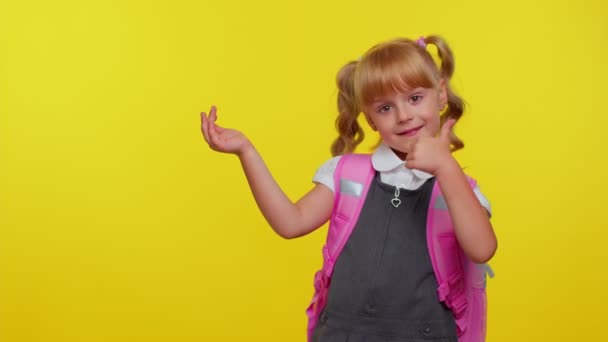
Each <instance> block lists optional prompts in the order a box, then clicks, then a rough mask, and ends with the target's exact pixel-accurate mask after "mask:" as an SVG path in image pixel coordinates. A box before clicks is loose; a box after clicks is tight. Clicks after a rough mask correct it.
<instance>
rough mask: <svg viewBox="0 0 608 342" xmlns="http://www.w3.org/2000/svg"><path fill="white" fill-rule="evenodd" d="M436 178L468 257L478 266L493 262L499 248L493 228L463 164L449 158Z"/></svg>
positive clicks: (459, 240)
mask: <svg viewBox="0 0 608 342" xmlns="http://www.w3.org/2000/svg"><path fill="white" fill-rule="evenodd" d="M436 177H437V181H438V182H439V187H440V188H441V193H442V194H443V197H444V198H445V201H446V203H447V205H448V210H449V212H450V217H451V219H452V223H453V224H454V231H455V233H456V238H457V239H458V243H459V244H460V246H461V247H462V249H463V250H464V252H465V254H466V255H467V256H468V257H469V258H470V259H471V260H472V261H474V262H476V263H484V262H486V261H488V260H490V259H491V258H492V256H493V255H494V253H495V252H496V248H497V241H496V236H495V234H494V229H493V228H492V224H491V223H490V220H489V218H488V213H487V212H486V209H485V208H484V207H483V206H482V205H481V204H480V203H479V200H478V199H477V197H476V196H475V194H474V193H473V190H472V189H471V186H470V185H469V182H468V181H467V179H466V176H465V175H464V173H463V172H462V170H461V168H460V165H458V162H457V161H456V160H455V159H454V158H450V159H448V160H447V161H446V162H445V163H444V164H443V166H442V167H441V168H440V169H439V170H438V172H437V174H436Z"/></svg>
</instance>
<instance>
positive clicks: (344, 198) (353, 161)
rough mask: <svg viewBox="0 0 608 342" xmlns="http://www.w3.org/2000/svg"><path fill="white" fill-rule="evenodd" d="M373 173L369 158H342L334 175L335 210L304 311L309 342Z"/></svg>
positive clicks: (355, 156)
mask: <svg viewBox="0 0 608 342" xmlns="http://www.w3.org/2000/svg"><path fill="white" fill-rule="evenodd" d="M374 173H375V172H374V169H373V167H372V163H371V156H370V155H368V154H346V155H343V156H342V157H341V158H340V160H339V161H338V165H337V166H336V170H335V171H334V189H335V191H334V209H333V212H332V216H331V218H330V221H329V230H328V232H327V240H326V242H325V245H324V246H323V249H322V252H323V268H322V269H321V270H320V271H318V272H317V273H316V274H315V278H314V287H315V294H314V296H313V299H312V301H311V303H310V305H309V306H308V309H306V314H307V316H308V340H309V341H310V339H311V338H312V333H313V331H314V328H315V326H316V324H317V321H318V317H319V313H320V312H321V311H322V310H323V308H324V307H325V304H326V302H327V293H328V289H329V283H330V281H331V275H332V273H333V270H334V265H335V263H336V260H337V259H338V256H339V255H340V253H341V252H342V249H343V248H344V245H345V244H346V241H347V240H348V238H349V236H350V234H351V232H352V231H353V228H354V227H355V224H356V223H357V219H358V218H359V214H360V213H361V208H362V207H363V203H364V202H365V198H366V197H367V191H368V190H369V185H370V183H371V181H372V179H373V177H374Z"/></svg>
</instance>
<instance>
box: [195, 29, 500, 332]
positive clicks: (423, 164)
mask: <svg viewBox="0 0 608 342" xmlns="http://www.w3.org/2000/svg"><path fill="white" fill-rule="evenodd" d="M427 44H433V45H435V46H436V47H437V51H438V56H439V59H440V61H439V63H437V64H436V63H435V61H434V60H433V57H432V56H431V54H430V53H429V52H428V51H427V49H426V48H427ZM437 65H439V66H437ZM453 71H454V61H453V56H452V52H451V50H450V49H449V47H448V46H447V44H446V43H445V41H444V40H442V39H441V38H440V37H438V36H429V37H426V38H422V37H421V38H420V39H418V40H416V41H413V40H410V39H395V40H391V41H388V42H384V43H381V44H378V45H376V46H374V47H372V48H371V49H370V50H369V51H368V52H367V53H365V54H364V55H363V56H362V57H361V58H360V59H359V60H357V61H352V62H349V63H348V64H346V65H345V66H344V67H342V69H341V70H340V71H339V73H338V76H337V84H338V88H339V94H338V111H339V116H338V118H337V119H336V127H337V129H338V132H339V137H338V138H337V139H336V141H335V142H334V143H333V145H332V147H331V151H332V154H333V155H334V156H335V157H334V158H333V159H330V160H329V161H327V162H326V163H325V164H324V165H322V166H321V167H320V168H319V169H318V171H317V173H316V174H315V176H314V178H313V180H314V182H315V186H314V187H313V188H312V189H311V190H310V191H309V192H308V193H307V194H305V195H304V196H303V197H302V198H301V199H300V200H298V201H297V202H296V203H292V201H291V200H289V199H288V197H287V196H286V195H285V194H284V193H283V191H282V190H281V188H280V187H279V185H278V184H277V183H276V182H275V180H274V178H273V177H272V175H271V174H270V172H269V171H268V169H267V168H266V165H265V164H264V161H263V160H262V158H261V156H260V155H259V154H258V152H257V151H256V149H255V148H254V146H253V144H252V143H251V142H250V141H249V140H248V139H247V138H246V137H245V135H243V134H242V133H241V132H239V131H236V130H233V129H227V128H222V127H220V126H218V125H217V124H216V122H215V121H216V119H217V114H216V109H215V107H212V108H211V111H210V113H209V116H208V117H207V115H206V114H205V113H202V114H201V119H202V132H203V135H204V137H205V140H206V141H207V143H208V144H209V146H210V147H211V148H212V149H213V150H215V151H219V152H226V153H233V154H236V155H237V156H238V157H239V159H240V161H241V164H242V167H243V170H244V171H245V175H246V177H247V180H248V182H249V186H250V187H251V191H252V193H253V196H254V197H255V200H256V202H257V204H258V206H259V209H260V210H261V212H262V214H263V215H264V217H265V218H266V220H267V221H268V223H269V224H270V226H271V227H272V228H273V229H274V231H275V232H276V233H277V234H279V235H280V236H282V237H284V238H295V237H299V236H303V235H306V234H308V233H310V232H312V231H314V230H315V229H317V228H318V227H320V226H322V225H323V224H324V223H326V222H327V221H328V220H329V219H330V217H331V215H332V209H333V208H334V198H337V197H334V191H335V190H336V187H337V186H338V185H337V184H334V171H335V170H336V166H337V165H338V163H339V162H340V158H342V156H343V155H345V154H349V153H351V152H353V150H354V149H355V148H356V146H357V145H358V144H359V143H360V142H361V141H362V140H363V130H362V129H361V127H360V126H359V124H358V123H357V117H358V116H359V114H360V113H363V114H364V115H365V119H366V121H367V123H368V124H369V125H370V127H371V128H372V129H373V130H374V131H377V132H378V133H379V135H380V138H381V142H380V144H379V146H378V147H377V148H376V150H375V151H374V152H373V154H372V155H371V164H372V166H373V169H374V170H375V176H374V178H373V180H372V181H371V183H370V185H369V190H368V191H367V194H366V197H365V201H364V204H363V207H362V209H361V212H360V215H359V217H358V220H357V221H356V224H355V226H354V229H353V230H352V233H351V234H350V235H349V237H348V240H347V241H346V243H345V245H344V247H343V249H342V252H341V253H340V254H339V258H337V260H336V261H335V266H334V267H333V275H332V276H331V282H329V285H328V286H329V289H328V294H327V298H326V301H325V302H326V303H325V305H324V307H322V308H320V309H321V310H322V313H321V314H320V318H318V319H317V318H316V317H317V316H314V317H315V321H314V322H312V324H311V325H310V327H312V328H313V330H312V331H313V333H312V334H311V336H309V339H311V340H312V341H317V342H346V341H349V342H355V341H357V342H358V341H401V342H403V341H420V340H426V339H433V340H434V341H458V331H459V328H460V326H457V324H456V318H455V317H454V315H453V314H452V312H451V311H450V309H449V308H448V307H447V306H446V304H445V303H444V302H443V300H441V301H440V298H438V282H437V279H436V277H435V273H434V270H433V264H432V262H431V257H430V256H429V249H428V248H427V235H426V224H427V212H428V209H429V201H430V198H431V192H432V189H433V186H434V184H435V182H437V183H438V185H439V189H440V191H441V194H442V195H443V198H444V200H445V203H446V205H447V209H448V211H449V218H450V219H451V223H452V225H453V230H454V233H455V235H456V239H457V246H458V247H459V251H460V252H461V253H464V255H465V256H466V257H468V258H469V259H470V260H471V261H473V262H474V263H478V264H482V263H485V262H486V261H488V260H489V259H490V258H491V257H492V256H493V255H494V253H495V251H496V246H497V242H496V237H495V235H494V231H493V228H492V225H491V224H490V221H489V216H490V205H489V203H488V201H487V200H486V198H485V197H484V196H483V195H482V194H481V192H480V191H479V188H478V187H477V186H474V187H473V188H472V187H471V186H470V184H469V181H468V180H467V177H466V176H465V174H464V173H463V171H462V170H461V168H460V166H459V164H458V162H457V161H456V159H454V157H453V156H452V154H451V152H452V151H454V150H457V149H460V148H462V147H463V143H462V141H461V140H460V139H459V138H458V137H456V135H455V134H454V132H453V131H452V128H453V126H454V124H455V123H456V122H457V121H458V119H460V117H461V115H462V113H463V109H464V106H463V101H462V100H461V99H460V98H459V97H458V96H457V95H456V94H455V93H454V92H453V91H452V90H451V89H450V85H449V81H450V78H451V76H452V73H453ZM340 184H341V183H340ZM440 296H441V295H440Z"/></svg>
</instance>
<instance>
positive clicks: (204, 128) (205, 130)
mask: <svg viewBox="0 0 608 342" xmlns="http://www.w3.org/2000/svg"><path fill="white" fill-rule="evenodd" d="M201 131H202V132H203V137H205V141H206V142H207V143H209V120H208V119H207V114H206V113H205V112H201Z"/></svg>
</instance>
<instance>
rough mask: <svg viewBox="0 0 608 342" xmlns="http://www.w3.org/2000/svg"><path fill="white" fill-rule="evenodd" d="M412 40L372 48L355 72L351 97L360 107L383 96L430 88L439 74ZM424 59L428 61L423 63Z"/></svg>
mask: <svg viewBox="0 0 608 342" xmlns="http://www.w3.org/2000/svg"><path fill="white" fill-rule="evenodd" d="M415 44H416V43H414V42H412V41H404V40H400V41H392V42H388V43H385V44H381V45H378V46H376V47H374V48H372V49H371V50H370V51H369V52H368V54H367V55H365V56H364V57H363V58H362V60H361V61H360V62H359V65H358V66H357V69H356V71H355V79H354V83H355V84H354V87H355V97H356V98H357V99H359V101H360V103H359V105H361V106H366V105H369V104H370V103H372V102H374V100H375V99H377V98H378V97H381V96H383V95H387V94H393V93H400V92H405V91H408V90H411V89H414V88H418V87H423V88H433V87H435V86H436V85H437V83H438V80H439V77H438V76H439V75H438V72H437V69H436V68H435V65H434V64H433V61H432V59H431V58H430V56H429V58H424V57H425V56H424V55H423V54H421V53H420V51H418V49H419V47H418V46H416V45H415ZM427 59H428V60H427Z"/></svg>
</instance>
